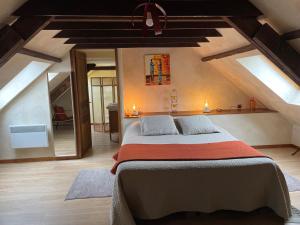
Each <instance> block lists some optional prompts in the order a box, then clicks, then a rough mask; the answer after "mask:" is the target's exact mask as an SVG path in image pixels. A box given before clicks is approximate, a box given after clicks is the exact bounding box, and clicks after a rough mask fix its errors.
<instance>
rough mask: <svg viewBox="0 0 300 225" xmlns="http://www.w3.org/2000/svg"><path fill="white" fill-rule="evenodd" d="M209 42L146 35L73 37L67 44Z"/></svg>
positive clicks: (203, 39)
mask: <svg viewBox="0 0 300 225" xmlns="http://www.w3.org/2000/svg"><path fill="white" fill-rule="evenodd" d="M195 42H199V43H200V42H209V41H208V39H207V38H205V37H199V38H198V37H196V38H160V37H149V38H147V37H144V38H99V39H96V38H71V39H69V40H67V41H66V42H65V44H101V43H102V44H105V43H107V44H108V43H111V44H117V43H128V44H130V43H131V44H132V43H161V44H162V43H195Z"/></svg>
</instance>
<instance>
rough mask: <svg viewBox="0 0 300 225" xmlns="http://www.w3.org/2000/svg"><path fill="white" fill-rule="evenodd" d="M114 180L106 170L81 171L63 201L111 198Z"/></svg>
mask: <svg viewBox="0 0 300 225" xmlns="http://www.w3.org/2000/svg"><path fill="white" fill-rule="evenodd" d="M114 179H115V176H114V175H112V174H111V172H110V171H109V170H107V169H86V170H81V171H80V172H79V174H78V176H77V177H76V179H75V181H74V183H73V184H72V186H71V188H70V190H69V193H68V194H67V196H66V199H65V200H74V199H84V198H105V197H111V196H112V190H113V185H114Z"/></svg>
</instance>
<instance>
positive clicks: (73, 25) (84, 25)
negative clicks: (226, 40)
mask: <svg viewBox="0 0 300 225" xmlns="http://www.w3.org/2000/svg"><path fill="white" fill-rule="evenodd" d="M143 27H144V23H142V22H137V23H135V24H134V27H133V26H132V23H130V22H122V21H118V22H52V23H50V24H49V25H48V26H47V27H46V28H45V30H133V29H135V30H142V29H143ZM209 28H230V25H229V24H228V23H226V22H224V21H217V22H210V21H208V22H168V23H167V27H166V30H173V29H209Z"/></svg>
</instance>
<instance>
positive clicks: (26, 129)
mask: <svg viewBox="0 0 300 225" xmlns="http://www.w3.org/2000/svg"><path fill="white" fill-rule="evenodd" d="M9 128H10V141H11V147H12V148H45V147H48V146H49V143H48V130H47V125H30V126H10V127H9Z"/></svg>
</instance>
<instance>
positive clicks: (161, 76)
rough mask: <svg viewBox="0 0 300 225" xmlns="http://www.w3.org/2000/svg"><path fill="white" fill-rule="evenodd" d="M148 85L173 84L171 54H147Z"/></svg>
mask: <svg viewBox="0 0 300 225" xmlns="http://www.w3.org/2000/svg"><path fill="white" fill-rule="evenodd" d="M145 73H146V85H148V86H153V85H168V84H171V74H170V55H168V54H157V55H145Z"/></svg>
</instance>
